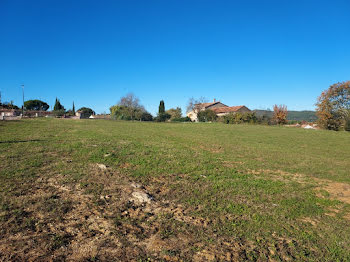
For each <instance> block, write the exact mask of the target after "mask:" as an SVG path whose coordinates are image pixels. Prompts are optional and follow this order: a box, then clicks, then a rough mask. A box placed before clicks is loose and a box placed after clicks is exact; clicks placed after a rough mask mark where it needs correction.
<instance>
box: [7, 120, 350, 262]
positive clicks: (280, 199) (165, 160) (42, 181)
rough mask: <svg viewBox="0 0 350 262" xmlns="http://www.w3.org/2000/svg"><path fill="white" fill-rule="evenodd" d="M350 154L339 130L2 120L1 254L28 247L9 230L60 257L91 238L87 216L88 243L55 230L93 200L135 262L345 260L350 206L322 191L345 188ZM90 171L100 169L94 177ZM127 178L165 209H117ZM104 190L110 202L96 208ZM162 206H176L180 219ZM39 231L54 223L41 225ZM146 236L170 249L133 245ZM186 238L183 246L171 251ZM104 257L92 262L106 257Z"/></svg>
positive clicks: (348, 138)
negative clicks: (203, 257) (172, 261)
mask: <svg viewBox="0 0 350 262" xmlns="http://www.w3.org/2000/svg"><path fill="white" fill-rule="evenodd" d="M349 155H350V133H347V132H331V131H322V130H303V129H297V128H287V127H269V126H251V125H224V124H206V123H203V124H194V123H146V122H119V121H107V120H75V121H73V120H63V119H35V120H24V121H19V122H0V185H1V187H0V228H1V229H0V258H1V256H2V254H4V255H3V256H4V257H6V252H5V251H4V250H5V249H4V246H5V245H7V244H10V243H11V245H12V246H15V247H16V248H17V249H16V250H25V247H24V246H23V245H24V244H23V243H22V244H21V243H19V242H18V241H15V240H11V238H9V236H11V235H12V236H13V235H14V234H18V232H20V233H21V234H23V235H24V236H28V235H35V237H36V239H37V240H36V241H37V243H39V244H37V246H35V248H37V249H38V250H39V249H40V248H43V247H46V249H45V248H44V251H45V252H44V253H46V255H47V256H49V255H50V254H54V255H56V256H57V257H58V258H59V257H60V256H63V257H64V256H65V255H64V254H65V253H64V252H63V251H62V250H63V248H66V249H67V248H68V249H69V248H72V247H71V245H72V244H71V243H73V242H74V239H76V241H78V240H79V241H82V242H83V241H84V237H85V238H86V239H90V238H91V237H93V236H91V235H89V234H93V232H92V229H91V228H89V227H88V226H87V225H85V223H87V222H85V221H86V220H88V219H85V220H84V215H82V217H78V218H76V217H75V218H74V219H78V220H81V221H77V223H76V224H75V227H76V228H77V229H78V231H79V230H82V228H85V227H87V228H88V229H86V232H89V233H86V235H85V236H83V237H80V238H79V239H78V235H79V234H78V233H74V232H73V233H72V232H66V231H67V230H66V229H65V228H64V223H69V222H70V221H72V220H73V218H72V216H71V215H70V214H72V212H74V210H79V208H77V206H79V205H80V204H79V203H80V202H84V201H85V200H86V202H88V200H91V203H90V202H89V203H88V205H89V208H91V209H94V208H96V210H99V212H100V217H103V218H105V219H106V220H107V221H111V224H112V225H114V229H113V230H112V229H111V232H110V234H111V235H110V236H108V238H111V239H112V238H113V239H114V238H115V239H118V241H120V243H122V247H121V250H129V251H130V250H133V252H134V254H135V256H137V257H138V259H139V260H140V261H143V260H146V261H147V260H148V259H149V260H150V261H154V260H156V261H158V260H167V258H169V257H172V256H175V257H179V258H180V259H183V260H188V261H189V260H192V259H193V258H194V257H195V256H196V255H198V254H202V253H203V250H207V251H208V252H211V253H212V254H214V259H213V260H225V259H224V258H223V257H222V256H221V255H222V254H226V253H232V254H233V255H234V256H236V257H238V258H239V259H240V260H251V261H256V260H259V261H264V260H268V259H274V260H276V261H284V260H298V261H320V259H321V260H323V261H347V260H350V251H349V248H348V247H349V246H350V227H349V226H350V221H349V217H350V216H349V213H350V207H349V204H346V203H344V202H341V201H339V200H338V199H337V196H336V195H334V194H333V193H334V192H333V193H332V192H328V191H327V190H326V188H323V184H325V183H339V184H340V183H342V185H343V184H344V185H349V184H350V171H349V170H350V160H349ZM97 163H98V164H105V165H106V166H107V167H108V173H107V174H102V173H101V174H99V175H96V172H98V171H96V168H94V165H95V164H97ZM50 179H51V180H50ZM47 181H54V182H51V184H50V185H51V186H50V185H49V184H47V183H48V182H47ZM125 181H134V182H137V183H140V184H142V185H143V186H145V188H146V189H147V190H148V192H149V193H150V194H151V195H152V196H154V198H155V201H156V203H158V204H159V205H160V207H159V208H163V209H164V210H162V212H160V213H156V210H148V211H144V210H143V209H142V208H141V209H139V207H137V208H135V207H132V206H130V204H129V203H128V202H127V201H126V202H123V203H122V199H123V196H124V195H125V194H126V193H125V192H123V187H120V186H119V185H120V184H122V183H125ZM52 183H56V184H58V185H60V186H65V187H69V188H70V190H71V194H72V196H75V197H77V198H80V200H79V201H78V200H77V199H68V198H67V195H64V194H65V193H64V192H65V191H64V190H61V191H59V190H58V189H57V188H55V187H53V186H52ZM78 191H79V192H78ZM339 193H340V194H341V192H339ZM81 194H82V196H81ZM107 194H111V195H113V197H114V196H118V197H119V200H118V198H112V199H111V200H108V201H109V202H107V201H104V200H101V197H100V196H102V195H107ZM85 197H86V198H85ZM82 200H84V201H82ZM160 203H161V204H160ZM167 205H170V206H171V207H177V208H178V209H179V208H180V207H181V209H182V210H183V212H184V213H185V215H186V219H187V220H186V219H179V217H177V216H176V214H173V213H174V212H173V211H171V210H172V209H171V208H168V207H167ZM89 208H87V209H89ZM125 210H129V211H128V213H127V215H125V214H126V213H125ZM135 210H136V211H135ZM139 210H141V211H142V212H141V213H137V214H136V215H135V216H132V212H134V211H135V212H139ZM123 212H124V213H123ZM39 214H40V215H39ZM197 220H198V221H199V220H200V221H205V225H204V224H203V225H199V224H198V223H195V222H193V221H197ZM191 221H192V222H191ZM78 222H79V223H78ZM47 223H53V224H57V225H59V224H60V223H63V225H62V227H58V226H57V227H56V228H55V229H52V228H51V229H50V228H48V226H47ZM53 230H56V231H55V232H52V231H53ZM84 230H85V229H84ZM84 232H85V231H84ZM95 234H96V232H95ZM125 235H128V236H130V235H132V236H133V237H132V238H125ZM154 235H157V236H159V239H160V241H162V243H165V242H166V243H167V245H165V246H162V247H161V248H160V249H159V251H155V250H152V249H149V248H147V245H143V244H140V243H141V242H142V241H147V239H150V238H151V237H152V236H154ZM1 236H2V237H1ZM184 236H186V238H187V239H188V242H186V241H182V242H183V243H182V244H180V243H178V244H174V243H175V242H176V241H175V240H179V241H178V242H181V240H180V239H183V238H184ZM6 238H9V240H6ZM130 239H138V240H137V241H136V240H130ZM11 241H12V242H11ZM106 241H107V240H106ZM110 241H111V240H110ZM1 243H2V244H1ZM40 243H41V244H40ZM142 243H143V242H142ZM171 243H172V244H171ZM219 243H221V244H220V245H219ZM222 243H229V244H222ZM170 244H171V245H172V246H171V245H170ZM169 245H170V247H169ZM105 246H106V244H103V245H102V244H101V245H100V246H99V249H101V250H104V248H106V247H105ZM237 246H239V248H237ZM234 247H236V248H234ZM60 250H61V251H60ZM106 250H108V249H107V248H106ZM12 252H13V251H12ZM59 252H61V253H59ZM106 252H107V251H106ZM120 252H122V251H120ZM201 252H202V253H201ZM102 253H103V252H102ZM102 253H98V254H97V255H96V254H95V255H94V256H91V258H90V260H91V259H98V256H100V258H99V259H100V260H108V258H112V257H113V255H112V254H109V257H108V256H107V255H101V254H102ZM31 256H32V257H33V254H32V255H31ZM123 256H126V254H124V253H120V256H119V258H123ZM215 256H216V257H215ZM34 257H35V256H34ZM6 258H8V257H6ZM28 258H30V257H28V256H27V257H26V255H22V256H18V257H17V259H23V260H26V259H28ZM114 258H115V257H114ZM207 259H208V260H211V259H212V257H210V258H207Z"/></svg>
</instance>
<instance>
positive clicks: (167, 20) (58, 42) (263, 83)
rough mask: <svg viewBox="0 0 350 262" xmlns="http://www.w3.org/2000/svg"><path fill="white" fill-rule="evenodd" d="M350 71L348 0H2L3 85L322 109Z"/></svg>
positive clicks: (85, 98) (153, 107)
mask: <svg viewBox="0 0 350 262" xmlns="http://www.w3.org/2000/svg"><path fill="white" fill-rule="evenodd" d="M345 80H350V1H349V0H344V1H338V0H330V1H322V0H314V1H313V0H275V1H271V0H263V1H262V0H255V1H253V0H241V1H234V0H230V1H219V0H215V1H214V0H212V1H206V0H198V1H190V0H183V1H181V0H157V1H153V0H147V1H145V0H142V1H133V0H124V1H97V0H95V1H89V0H82V1H77V0H76V1H75V0H42V1H37V0H30V1H29V0H26V1H18V0H0V90H1V92H2V96H3V101H4V100H5V101H10V100H14V102H15V104H17V105H19V106H20V105H21V104H22V91H21V87H20V85H21V84H22V83H24V85H25V98H26V100H27V99H36V98H38V99H42V100H44V101H46V102H48V103H49V104H50V105H51V106H52V105H53V103H54V100H55V98H56V96H57V97H58V98H59V99H60V100H61V102H62V104H63V105H64V106H65V107H66V108H67V109H69V108H71V105H72V102H73V100H74V102H75V104H76V108H77V107H81V106H87V107H91V108H92V109H94V110H95V111H96V112H98V113H101V112H103V111H106V112H108V111H109V107H110V106H111V105H113V104H115V103H116V102H117V101H118V100H119V98H120V97H121V96H123V95H125V94H126V93H128V92H133V93H134V94H135V95H137V96H138V97H139V98H140V100H141V102H142V104H143V105H144V106H145V107H146V109H147V110H149V111H150V112H151V113H153V114H155V113H156V111H157V109H158V105H159V101H160V100H161V99H164V100H165V106H166V108H170V107H176V106H181V107H182V108H183V109H185V106H186V103H187V101H188V98H189V97H192V96H193V97H200V96H204V97H207V98H208V99H210V100H211V99H213V98H216V99H217V100H221V101H222V102H223V103H225V104H227V105H232V106H233V105H242V104H244V105H247V106H248V107H249V108H251V109H256V108H258V109H259V108H261V109H262V108H271V107H272V105H273V104H275V103H277V104H286V105H287V106H288V108H289V109H293V110H303V109H314V104H315V102H316V99H317V96H318V95H319V94H320V93H321V91H322V90H324V89H327V88H328V86H329V85H331V84H333V83H335V82H339V81H345Z"/></svg>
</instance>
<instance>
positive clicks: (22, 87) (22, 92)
mask: <svg viewBox="0 0 350 262" xmlns="http://www.w3.org/2000/svg"><path fill="white" fill-rule="evenodd" d="M22 96H23V106H22V116H24V85H23V84H22Z"/></svg>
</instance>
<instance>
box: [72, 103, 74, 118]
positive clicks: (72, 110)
mask: <svg viewBox="0 0 350 262" xmlns="http://www.w3.org/2000/svg"><path fill="white" fill-rule="evenodd" d="M72 111H73V115H75V106H74V101H73V109H72Z"/></svg>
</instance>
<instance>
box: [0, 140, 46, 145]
mask: <svg viewBox="0 0 350 262" xmlns="http://www.w3.org/2000/svg"><path fill="white" fill-rule="evenodd" d="M43 141H46V140H42V139H28V140H12V141H0V144H12V143H27V142H43Z"/></svg>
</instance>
